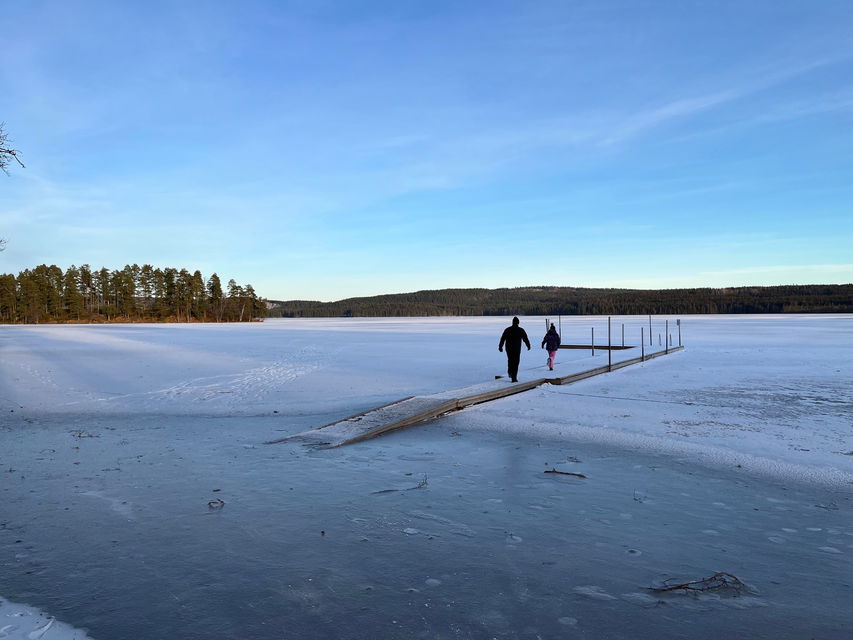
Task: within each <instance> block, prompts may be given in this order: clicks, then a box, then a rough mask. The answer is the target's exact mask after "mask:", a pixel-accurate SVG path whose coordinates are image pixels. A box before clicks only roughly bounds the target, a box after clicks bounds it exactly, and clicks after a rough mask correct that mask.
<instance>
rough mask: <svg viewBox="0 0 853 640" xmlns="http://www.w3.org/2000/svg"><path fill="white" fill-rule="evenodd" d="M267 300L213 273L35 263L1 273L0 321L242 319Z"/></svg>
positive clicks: (261, 309) (260, 312) (255, 314)
mask: <svg viewBox="0 0 853 640" xmlns="http://www.w3.org/2000/svg"><path fill="white" fill-rule="evenodd" d="M266 310H267V306H266V301H265V300H263V299H261V298H259V297H258V296H257V294H256V293H255V290H254V289H253V288H252V285H250V284H247V285H245V286H240V285H238V284H237V283H236V282H235V281H234V280H229V281H228V284H227V288H226V289H225V290H223V288H222V282H221V281H220V279H219V276H217V275H216V274H215V273H214V274H212V275H211V276H210V277H209V278H208V279H207V280H205V279H204V278H203V277H202V275H201V272H200V271H194V272H193V273H190V272H189V271H187V270H186V269H173V268H165V269H160V268H155V267H152V266H151V265H149V264H146V265H142V266H141V267H140V266H139V265H136V264H134V265H127V266H125V267H124V268H123V269H120V270H112V271H110V270H108V269H106V268H101V269H97V270H94V269H92V268H91V267H89V265H87V264H84V265H83V266H80V267H76V266H73V265H72V266H71V267H69V268H68V269H66V270H65V271H64V272H63V271H62V269H60V268H59V267H57V266H56V265H51V266H47V265H44V264H42V265H39V266H37V267H35V268H34V269H25V270H23V271H21V272H20V273H19V274H18V275H17V276H16V275H13V274H8V273H7V274H2V275H0V322H2V323H27V324H32V323H43V322H242V321H248V320H253V319H255V318H262V317H264V316H265V315H266Z"/></svg>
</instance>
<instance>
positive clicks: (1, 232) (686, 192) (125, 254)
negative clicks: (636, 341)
mask: <svg viewBox="0 0 853 640" xmlns="http://www.w3.org/2000/svg"><path fill="white" fill-rule="evenodd" d="M0 27H2V31H1V32H2V33H3V34H4V45H3V53H2V64H0V121H2V122H5V125H6V131H7V133H8V135H9V136H10V138H11V139H12V142H13V143H14V147H15V148H17V149H19V150H20V151H21V153H22V156H21V157H22V159H23V160H24V162H25V163H26V165H27V168H26V169H20V168H16V167H11V168H10V173H11V175H10V176H9V177H5V176H0V237H4V238H6V239H7V241H8V246H7V249H6V251H5V252H3V253H0V272H6V273H17V271H19V270H20V269H23V268H28V267H33V266H35V265H37V264H41V263H46V264H57V265H59V266H60V267H62V268H66V267H68V266H69V265H71V264H76V265H80V264H83V263H89V264H91V265H92V266H93V267H101V266H106V267H108V268H121V267H123V266H124V265H125V264H132V263H138V264H144V263H149V264H153V265H155V266H163V267H165V266H174V267H178V268H181V267H186V268H188V269H190V270H193V269H200V270H201V271H202V273H203V274H204V275H205V276H208V275H209V274H210V273H211V272H213V271H216V272H217V273H219V274H220V275H221V276H223V277H225V278H235V279H236V280H237V281H238V282H240V283H241V284H246V283H251V284H252V285H254V287H255V289H256V290H257V291H258V292H259V294H260V295H263V296H265V297H267V298H271V299H315V300H336V299H340V298H345V297H350V296H358V295H372V294H377V293H394V292H404V291H415V290H420V289H438V288H445V287H505V286H508V287H512V286H524V285H537V284H551V285H563V286H591V287H596V286H607V287H635V288H669V287H681V286H690V287H692V286H738V285H770V284H791V283H847V282H853V249H851V247H853V211H851V209H853V205H852V204H851V203H853V179H851V178H853V37H851V36H852V35H853V3H851V2H848V1H847V0H842V1H831V0H819V1H815V0H808V1H806V0H804V1H798V2H790V1H784V0H772V1H767V2H764V1H760V0H752V1H749V2H741V1H737V2H735V1H732V2H727V1H725V0H720V1H714V2H709V1H699V0H696V1H689V0H677V1H676V0H672V1H670V2H664V1H660V2H643V1H641V0H637V1H624V2H611V1H607V0H599V1H588V2H584V1H578V2H571V1H569V0H562V1H559V2H548V1H542V2H530V1H524V2H501V1H488V2H485V1H484V2H458V1H454V2H442V1H435V0H432V1H430V2H425V1H406V0H395V1H389V2H322V1H299V2H284V1H281V2H279V1H269V2H260V1H251V0H250V1H245V0H244V1H241V2H239V3H238V2H226V1H213V0H211V1H198V2H178V1H176V2H164V1H158V0H146V1H145V2H130V1H128V2H112V1H103V2H101V1H94V0H92V1H85V2H81V1H75V0H62V1H56V2H53V1H49V2H39V1H37V0H28V1H27V2H4V3H3V10H2V12H0Z"/></svg>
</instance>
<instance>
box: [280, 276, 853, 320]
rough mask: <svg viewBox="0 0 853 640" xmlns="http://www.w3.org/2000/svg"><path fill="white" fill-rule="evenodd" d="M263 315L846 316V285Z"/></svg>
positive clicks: (416, 303)
mask: <svg viewBox="0 0 853 640" xmlns="http://www.w3.org/2000/svg"><path fill="white" fill-rule="evenodd" d="M269 305H270V307H271V308H270V311H269V313H268V315H269V316H270V317H297V318H311V317H400V316H495V315H497V316H510V315H547V316H555V315H565V316H570V315H645V314H690V313H853V284H843V285H834V284H828V285H788V286H776V287H731V288H724V289H714V288H701V289H660V290H646V289H583V288H576V287H518V288H514V289H440V290H435V291H417V292H414V293H401V294H391V295H381V296H372V297H366V298H348V299H346V300H339V301H337V302H312V301H307V300H288V301H274V300H273V301H270V303H269Z"/></svg>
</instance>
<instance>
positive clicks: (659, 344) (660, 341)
mask: <svg viewBox="0 0 853 640" xmlns="http://www.w3.org/2000/svg"><path fill="white" fill-rule="evenodd" d="M658 346H659V347H662V346H663V338H661V337H660V331H658Z"/></svg>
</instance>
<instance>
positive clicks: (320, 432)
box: [264, 346, 684, 447]
mask: <svg viewBox="0 0 853 640" xmlns="http://www.w3.org/2000/svg"><path fill="white" fill-rule="evenodd" d="M683 349H684V347H683V346H681V347H669V349H665V350H662V351H657V352H655V353H649V354H646V355H645V356H639V357H636V358H630V359H628V360H622V361H620V362H613V363H612V364H605V365H603V366H600V367H596V368H594V369H588V370H586V371H579V372H576V373H572V374H569V375H566V376H561V377H556V378H537V379H535V380H530V381H528V382H513V383H510V382H507V381H506V380H505V379H500V380H494V381H490V382H485V383H482V384H479V385H474V386H470V387H463V388H462V389H454V390H452V391H444V392H441V393H434V394H431V395H426V396H411V397H408V398H403V399H401V400H397V401H396V402H392V403H390V404H386V405H383V406H381V407H376V408H375V409H370V410H369V411H364V412H362V413H359V414H356V415H353V416H350V417H348V418H344V419H343V420H337V421H335V422H332V423H329V424H327V425H323V426H322V427H317V428H314V429H310V430H308V431H303V432H302V433H296V434H293V435H290V436H286V437H284V438H278V439H276V440H270V441H269V442H265V443H264V444H277V443H280V442H288V441H303V442H305V443H307V444H313V445H316V446H321V447H340V446H343V445H346V444H352V443H354V442H360V441H362V440H367V439H369V438H375V437H376V436H379V435H382V434H384V433H388V432H390V431H396V430H398V429H403V428H405V427H409V426H412V425H414V424H418V423H420V422H426V421H427V420H433V419H435V418H438V417H440V416H442V415H444V414H447V413H449V412H451V411H456V410H458V409H464V408H465V407H470V406H472V405H475V404H481V403H483V402H489V401H490V400H496V399H498V398H505V397H507V396H511V395H515V394H516V393H522V392H524V391H528V390H530V389H534V388H536V387H538V386H540V385H543V384H557V385H564V384H572V383H574V382H578V381H580V380H585V379H587V378H591V377H593V376H597V375H601V374H603V373H608V372H610V371H615V370H617V369H622V368H624V367H628V366H631V365H633V364H638V363H641V362H645V361H647V360H652V359H654V358H658V357H660V356H664V355H667V354H670V353H675V352H676V351H681V350H683Z"/></svg>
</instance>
